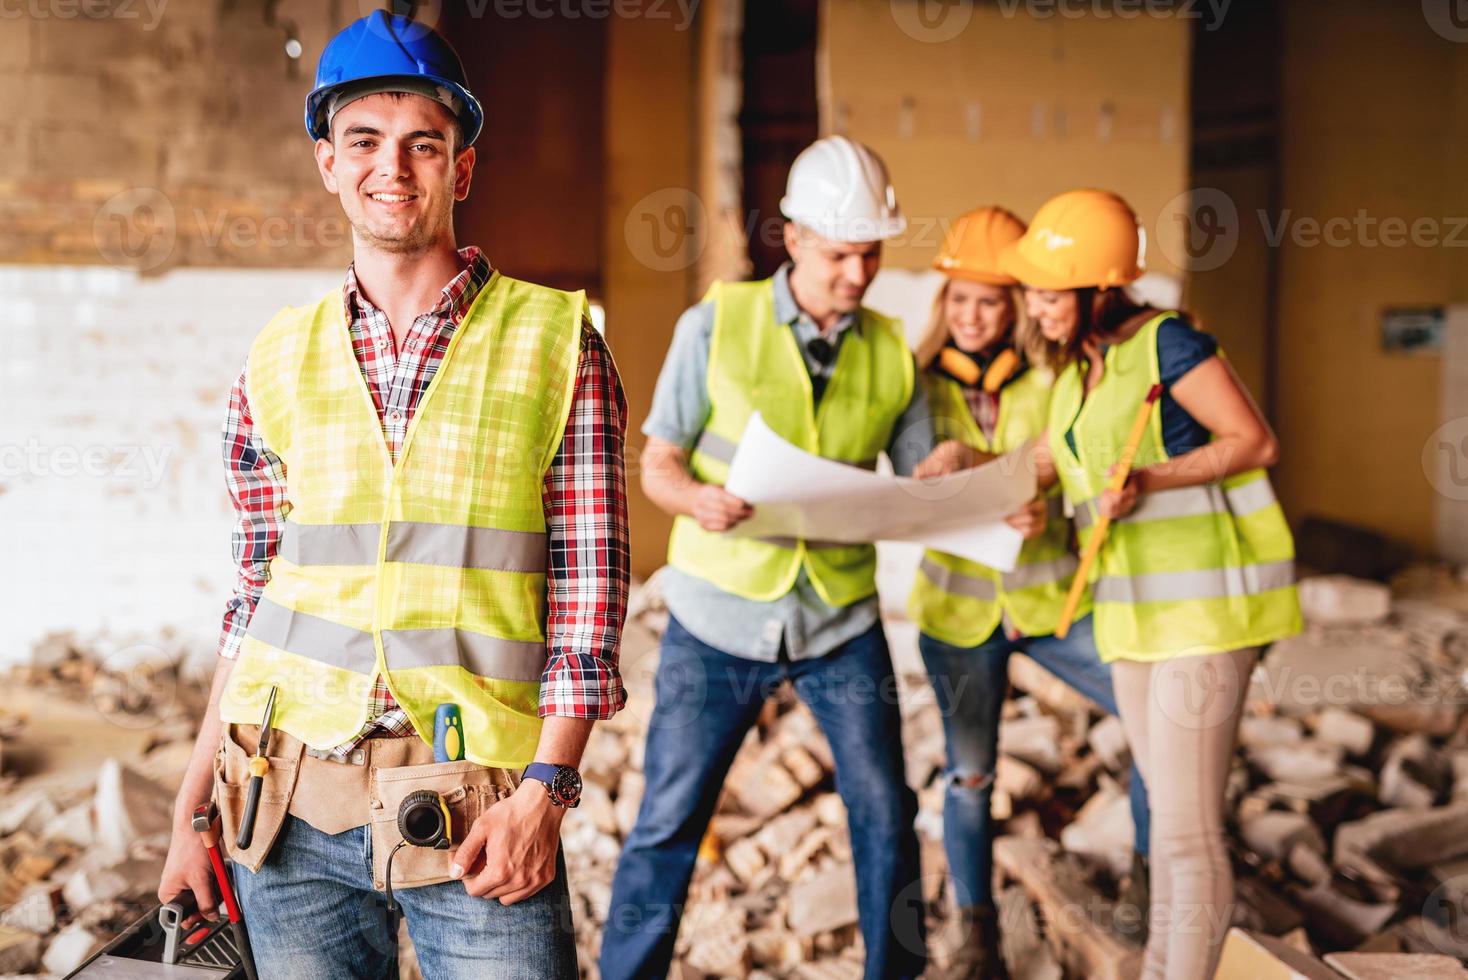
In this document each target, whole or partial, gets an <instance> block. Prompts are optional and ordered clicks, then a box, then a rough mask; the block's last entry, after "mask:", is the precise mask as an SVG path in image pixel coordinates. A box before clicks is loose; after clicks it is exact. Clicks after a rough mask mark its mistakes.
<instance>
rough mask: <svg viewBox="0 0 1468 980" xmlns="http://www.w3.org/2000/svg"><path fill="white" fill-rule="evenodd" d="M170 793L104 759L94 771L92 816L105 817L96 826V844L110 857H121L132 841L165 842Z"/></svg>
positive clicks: (170, 825) (169, 828)
mask: <svg viewBox="0 0 1468 980" xmlns="http://www.w3.org/2000/svg"><path fill="white" fill-rule="evenodd" d="M173 799H174V791H173V790H171V789H169V788H167V787H164V786H160V785H158V784H157V783H155V782H153V781H152V780H151V779H148V778H147V777H146V776H143V775H141V774H140V773H138V772H136V771H134V770H133V769H131V768H129V767H128V766H125V765H123V764H122V763H120V762H118V761H117V760H116V759H106V760H104V761H103V763H102V767H101V769H99V770H98V771H97V796H96V800H95V802H94V803H93V807H94V810H95V812H96V813H102V814H106V815H107V818H106V819H105V820H101V821H98V823H97V843H98V844H99V845H100V846H102V847H103V848H106V849H107V850H108V851H110V852H112V853H113V854H117V855H123V854H126V853H127V850H128V848H129V847H131V846H132V845H133V843H134V842H135V841H138V840H141V839H143V838H145V837H154V836H158V835H161V836H162V837H163V838H164V840H165V841H166V840H167V838H168V836H169V835H170V834H171V832H172V830H173V821H172V813H173Z"/></svg>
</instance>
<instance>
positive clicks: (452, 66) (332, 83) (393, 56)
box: [306, 10, 484, 146]
mask: <svg viewBox="0 0 1468 980" xmlns="http://www.w3.org/2000/svg"><path fill="white" fill-rule="evenodd" d="M395 78H401V79H403V80H404V81H412V82H417V83H419V84H420V85H421V84H422V83H424V82H427V83H431V84H433V85H437V86H442V87H443V88H445V89H447V90H448V91H449V93H451V94H452V95H453V96H454V98H456V99H457V100H458V102H459V111H458V116H459V125H461V126H462V127H463V128H464V145H465V146H468V145H469V144H471V143H473V142H474V141H475V140H476V139H478V138H479V130H480V129H481V128H483V126H484V109H483V108H482V107H481V106H480V105H479V100H478V99H476V98H474V96H473V95H471V94H470V92H469V87H468V85H467V84H466V79H465V77H464V64H463V62H461V61H460V60H459V55H458V53H457V52H456V51H454V49H453V46H452V45H450V44H449V42H448V41H447V40H445V39H444V36H443V35H442V34H440V33H438V32H437V31H435V30H434V29H433V28H431V27H429V26H427V25H426V24H422V23H420V22H418V21H415V20H413V19H411V18H408V17H403V16H400V15H398V14H389V13H388V12H387V11H385V10H374V11H372V13H371V14H370V15H368V16H366V17H363V18H362V19H361V20H358V21H354V22H352V23H351V24H348V25H347V26H346V27H345V28H343V30H342V32H341V33H340V34H338V35H337V36H336V37H334V38H332V39H331V43H330V44H328V45H327V46H326V50H325V51H323V52H321V61H320V63H319V64H318V65H317V66H316V87H315V88H314V89H312V90H311V94H310V95H308V96H306V132H308V133H310V134H311V138H312V139H313V140H317V139H326V138H328V137H330V135H331V126H330V125H329V123H328V122H327V107H328V106H329V104H330V101H331V96H332V94H333V93H335V92H336V91H338V90H339V89H341V88H343V87H344V86H346V85H348V84H350V83H353V82H363V81H369V80H371V81H383V82H387V81H391V80H392V79H395ZM408 91H417V88H416V87H415V88H412V89H408Z"/></svg>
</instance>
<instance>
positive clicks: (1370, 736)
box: [1315, 708, 1376, 755]
mask: <svg viewBox="0 0 1468 980" xmlns="http://www.w3.org/2000/svg"><path fill="white" fill-rule="evenodd" d="M1315 737H1316V738H1318V739H1320V740H1321V741H1322V742H1329V743H1330V744H1331V745H1339V746H1340V747H1341V748H1343V749H1345V750H1346V752H1347V753H1348V754H1349V755H1365V754H1367V753H1368V752H1370V751H1371V743H1372V742H1373V741H1374V740H1375V739H1376V726H1375V725H1373V724H1371V720H1370V719H1369V718H1363V717H1362V716H1360V715H1358V714H1356V713H1354V712H1351V711H1346V710H1344V709H1342V708H1326V709H1325V710H1324V711H1322V712H1320V714H1319V715H1318V716H1317V717H1316V719H1315Z"/></svg>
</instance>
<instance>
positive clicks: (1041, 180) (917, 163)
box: [820, 0, 1191, 274]
mask: <svg viewBox="0 0 1468 980" xmlns="http://www.w3.org/2000/svg"><path fill="white" fill-rule="evenodd" d="M932 7H933V5H931V4H926V3H923V2H920V0H826V3H825V4H824V5H823V7H822V32H821V48H820V56H821V64H822V69H821V70H822V78H821V82H822V90H821V98H822V106H821V128H822V130H823V131H824V132H837V133H846V134H847V135H850V136H852V137H853V138H856V139H859V140H862V141H863V142H865V143H868V144H870V145H871V146H872V147H873V148H874V149H876V150H877V151H878V152H879V153H881V154H882V155H883V157H884V158H885V159H886V161H887V164H888V166H889V168H890V169H891V171H892V176H893V181H894V183H895V185H896V188H897V194H898V198H899V200H900V201H901V203H902V207H903V209H904V210H905V211H906V212H907V214H908V216H909V221H910V225H909V230H908V234H907V235H906V236H905V238H904V239H900V240H897V241H896V242H893V243H891V244H889V247H888V250H887V257H886V261H887V263H888V264H891V265H894V266H899V267H902V268H922V267H924V266H926V265H927V264H928V262H929V261H931V259H932V256H933V253H934V252H935V251H936V249H937V247H938V245H939V244H940V242H941V236H942V226H943V222H946V221H949V220H951V219H952V218H953V217H955V216H956V215H958V214H960V213H962V212H963V211H966V210H968V209H969V208H972V207H976V206H978V205H982V204H990V203H998V204H1003V205H1005V206H1006V207H1009V208H1010V209H1012V210H1014V211H1016V212H1017V213H1019V214H1020V216H1021V217H1026V218H1027V217H1029V215H1031V214H1033V213H1034V211H1035V209H1036V208H1037V207H1038V206H1039V205H1040V204H1041V203H1042V202H1043V201H1044V200H1045V199H1047V198H1049V197H1051V196H1053V195H1054V194H1056V193H1059V192H1060V191H1063V190H1069V189H1071V188H1073V187H1083V186H1092V187H1105V188H1108V189H1111V190H1115V191H1117V192H1118V193H1120V194H1121V195H1122V196H1123V197H1125V198H1127V199H1128V200H1129V201H1130V202H1131V203H1132V205H1133V207H1135V208H1136V209H1137V213H1138V216H1139V217H1140V218H1141V220H1142V222H1143V223H1144V224H1145V225H1147V227H1148V230H1149V232H1150V237H1151V243H1150V244H1149V247H1148V251H1147V258H1148V263H1149V267H1150V268H1152V269H1155V270H1157V271H1160V272H1168V273H1174V274H1175V273H1176V272H1177V271H1178V270H1177V267H1176V266H1175V265H1173V264H1172V263H1171V262H1169V261H1168V259H1167V253H1168V252H1169V251H1172V250H1173V243H1174V242H1175V241H1176V239H1177V236H1178V229H1177V227H1176V224H1175V222H1172V221H1166V222H1163V223H1162V224H1163V226H1162V227H1160V228H1159V227H1157V225H1158V220H1157V219H1158V217H1159V215H1160V214H1161V213H1162V211H1163V208H1164V205H1166V204H1167V202H1168V201H1169V200H1170V199H1171V198H1173V197H1174V196H1175V195H1177V194H1179V193H1180V192H1181V191H1182V190H1183V187H1184V181H1185V178H1186V175H1187V159H1188V65H1189V50H1190V40H1189V38H1190V25H1191V21H1188V20H1180V19H1177V18H1173V17H1137V18H1133V19H1126V20H1123V19H1120V18H1116V17H1112V18H1098V17H1093V16H1084V17H1062V16H1059V15H1056V16H1053V17H1049V18H1047V19H1043V20H1042V19H1035V18H1032V17H1030V16H1028V15H1026V14H1024V13H1016V14H1015V15H1013V16H1006V15H1005V13H1004V9H1005V8H1004V7H1003V6H1002V5H987V4H985V5H975V6H972V7H970V6H964V5H953V6H951V7H948V8H947V9H948V11H949V13H948V16H950V17H960V18H961V17H964V16H967V17H968V20H967V21H966V22H965V23H963V24H962V27H961V29H959V30H957V31H956V33H954V31H953V29H954V28H955V27H957V26H958V22H957V21H949V22H947V23H946V24H940V23H939V22H936V21H928V22H926V26H924V25H925V22H923V21H922V20H920V19H919V14H920V13H922V12H923V11H925V10H928V9H929V8H932ZM1016 9H1018V10H1020V11H1023V10H1024V7H1023V5H1020V6H1019V7H1018V8H1016ZM949 33H954V36H953V37H951V38H947V39H941V40H940V38H943V37H945V35H947V34H949ZM1159 236H1162V240H1161V241H1159ZM1173 254H1176V253H1175V251H1173Z"/></svg>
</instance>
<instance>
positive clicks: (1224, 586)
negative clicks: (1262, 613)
mask: <svg viewBox="0 0 1468 980" xmlns="http://www.w3.org/2000/svg"><path fill="white" fill-rule="evenodd" d="M1294 581H1295V562H1294V560H1293V559H1289V558H1286V559H1283V560H1281V561H1273V562H1265V563H1262V564H1258V565H1244V566H1242V567H1239V568H1204V569H1198V570H1196V571H1188V572H1151V573H1149V574H1147V575H1133V576H1131V577H1130V578H1123V577H1120V576H1106V577H1103V578H1100V579H1098V580H1097V581H1096V586H1095V598H1096V601H1097V602H1186V601H1189V600H1193V599H1223V598H1227V597H1229V596H1248V595H1257V594H1258V593H1260V592H1268V591H1269V590H1271V589H1282V588H1284V587H1285V586H1287V585H1292V584H1294Z"/></svg>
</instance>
